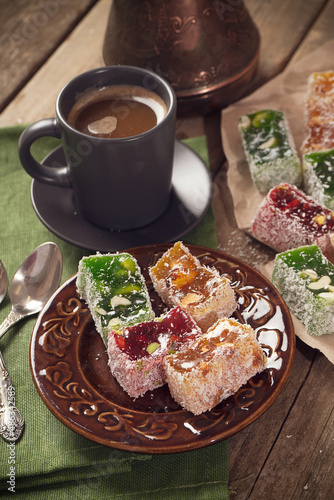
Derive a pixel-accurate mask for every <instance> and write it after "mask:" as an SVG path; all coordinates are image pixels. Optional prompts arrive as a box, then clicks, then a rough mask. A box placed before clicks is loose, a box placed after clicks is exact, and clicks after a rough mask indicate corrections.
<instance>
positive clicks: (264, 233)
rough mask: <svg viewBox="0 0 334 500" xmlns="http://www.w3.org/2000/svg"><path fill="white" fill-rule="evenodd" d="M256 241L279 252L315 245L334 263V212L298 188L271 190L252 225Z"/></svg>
mask: <svg viewBox="0 0 334 500" xmlns="http://www.w3.org/2000/svg"><path fill="white" fill-rule="evenodd" d="M251 231H252V233H253V235H254V236H255V238H257V239H258V240H260V241H262V242H263V243H265V244H266V245H268V246H270V247H271V248H273V249H275V250H277V251H278V252H283V251H285V250H290V249H292V248H296V247H300V246H303V245H310V244H312V243H316V244H317V245H318V246H319V247H320V248H321V251H322V252H323V253H324V255H326V256H327V258H329V259H330V260H331V261H333V260H334V251H333V234H334V213H333V212H332V211H331V210H329V209H328V208H326V207H324V206H323V205H320V204H319V203H317V202H316V201H315V200H313V198H311V197H310V196H306V195H305V194H304V193H303V192H302V191H300V190H299V189H297V188H296V187H295V186H291V185H289V184H280V185H278V186H276V187H274V188H273V189H272V190H270V191H269V193H268V194H267V196H266V197H265V198H264V200H263V201H262V203H261V204H260V205H259V208H258V210H257V212H256V214H255V217H254V219H253V221H252V223H251Z"/></svg>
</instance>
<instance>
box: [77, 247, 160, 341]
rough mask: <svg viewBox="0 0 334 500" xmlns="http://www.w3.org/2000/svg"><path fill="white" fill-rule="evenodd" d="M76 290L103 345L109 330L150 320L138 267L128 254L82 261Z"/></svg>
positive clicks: (145, 290) (151, 311)
mask: <svg viewBox="0 0 334 500" xmlns="http://www.w3.org/2000/svg"><path fill="white" fill-rule="evenodd" d="M76 286H77V291H78V293H79V295H80V297H81V298H82V299H83V300H85V301H86V303H87V305H88V307H89V309H90V312H91V315H92V317H93V320H94V322H95V325H96V329H97V331H98V332H99V333H100V335H101V336H102V338H103V340H104V342H105V343H107V339H108V332H109V331H110V330H111V329H116V328H122V327H123V328H124V327H125V326H127V325H132V324H135V323H139V322H141V321H148V320H150V319H152V318H154V313H153V310H152V306H151V301H150V298H149V294H148V291H147V287H146V284H145V280H144V278H143V276H142V274H141V270H140V267H139V266H138V263H137V261H136V259H134V257H132V255H130V254H128V253H114V254H110V253H108V254H103V255H102V254H96V255H91V256H88V257H83V258H82V259H81V261H80V262H79V268H78V275H77V281H76Z"/></svg>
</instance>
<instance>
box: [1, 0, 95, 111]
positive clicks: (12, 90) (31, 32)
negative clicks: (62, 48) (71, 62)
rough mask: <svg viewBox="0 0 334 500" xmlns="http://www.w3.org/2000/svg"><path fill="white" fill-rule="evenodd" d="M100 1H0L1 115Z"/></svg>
mask: <svg viewBox="0 0 334 500" xmlns="http://www.w3.org/2000/svg"><path fill="white" fill-rule="evenodd" d="M96 1H97V0H71V1H69V0H30V1H29V2H27V1H26V0H11V1H10V2H8V0H0V12H1V16H0V67H1V72H0V111H1V110H2V109H4V107H5V106H6V105H7V104H8V103H9V102H10V100H11V99H12V97H13V96H14V95H16V94H17V92H18V91H19V90H20V89H21V88H22V87H23V85H24V84H25V83H26V82H27V81H28V80H29V78H30V77H31V76H32V75H33V74H34V73H35V72H36V70H37V69H38V68H39V67H41V66H42V64H43V63H44V62H45V61H46V60H47V58H48V57H49V56H50V55H51V54H52V52H53V51H54V49H55V47H57V46H58V45H59V44H60V43H61V42H62V41H63V40H64V39H65V38H66V37H67V35H68V34H69V33H70V32H71V31H72V29H73V27H74V26H75V25H76V24H77V23H78V22H79V21H80V20H81V19H82V17H83V16H84V15H85V14H86V13H87V11H88V10H89V9H90V8H91V7H92V6H93V5H94V4H95V3H96Z"/></svg>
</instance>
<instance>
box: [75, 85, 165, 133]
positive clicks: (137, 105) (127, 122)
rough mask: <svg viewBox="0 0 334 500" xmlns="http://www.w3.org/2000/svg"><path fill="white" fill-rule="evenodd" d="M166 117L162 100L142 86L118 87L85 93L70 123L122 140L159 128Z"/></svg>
mask: <svg viewBox="0 0 334 500" xmlns="http://www.w3.org/2000/svg"><path fill="white" fill-rule="evenodd" d="M165 114H166V107H165V104H164V102H163V101H162V99H160V97H159V96H157V95H156V94H155V93H154V92H151V91H149V90H146V89H144V88H142V87H137V86H129V85H114V86H110V87H104V88H101V89H94V90H90V91H87V92H85V93H84V94H82V95H81V96H80V97H79V99H78V100H77V102H76V103H75V105H74V106H73V108H72V109H71V111H70V114H69V117H68V122H69V124H70V125H71V126H72V127H74V128H75V129H76V130H79V131H80V132H83V133H84V134H88V135H91V136H93V137H103V138H122V137H131V136H134V135H138V134H142V133H143V132H146V131H147V130H150V129H151V128H153V127H155V125H156V124H157V123H158V122H159V121H161V119H162V118H163V117H164V116H165Z"/></svg>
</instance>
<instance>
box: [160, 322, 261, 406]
mask: <svg viewBox="0 0 334 500" xmlns="http://www.w3.org/2000/svg"><path fill="white" fill-rule="evenodd" d="M265 362H266V356H265V354H264V352H263V350H262V348H261V346H260V344H259V343H258V341H257V339H256V336H255V332H254V330H253V329H252V328H251V327H250V326H249V325H243V324H241V323H239V322H238V321H236V320H234V319H228V318H222V319H220V320H219V321H218V322H217V323H216V324H215V325H214V326H212V328H210V329H209V330H208V331H207V332H206V333H204V334H203V335H202V336H201V337H199V338H198V339H196V340H193V341H192V342H190V343H189V344H188V346H187V348H185V349H182V350H181V351H179V352H177V353H176V354H170V355H168V356H166V357H165V358H164V366H165V370H166V376H167V383H168V387H169V390H170V392H171V395H172V396H173V398H174V399H175V400H176V401H177V402H178V403H179V404H180V405H181V406H182V407H183V408H185V409H186V410H189V411H190V412H192V413H194V414H195V415H199V414H201V413H203V412H205V411H208V410H211V409H212V408H213V407H214V406H216V405H217V404H218V403H220V402H221V401H222V400H223V399H226V398H228V397H229V396H231V395H232V394H235V393H236V392H237V391H238V390H239V388H240V387H241V386H242V385H244V384H245V383H246V382H247V381H248V380H249V379H250V378H251V377H253V376H254V375H256V373H259V372H261V371H262V370H263V369H264V368H265Z"/></svg>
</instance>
